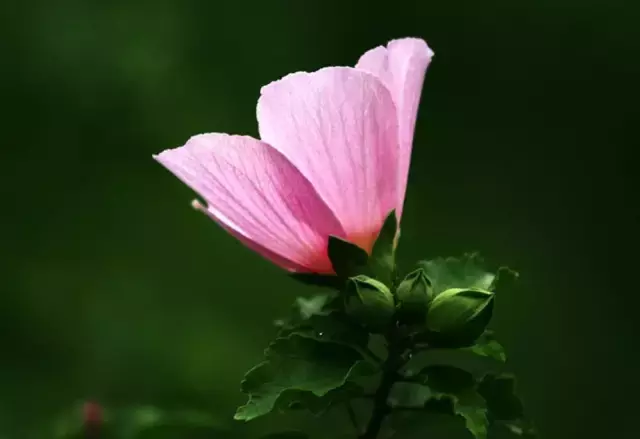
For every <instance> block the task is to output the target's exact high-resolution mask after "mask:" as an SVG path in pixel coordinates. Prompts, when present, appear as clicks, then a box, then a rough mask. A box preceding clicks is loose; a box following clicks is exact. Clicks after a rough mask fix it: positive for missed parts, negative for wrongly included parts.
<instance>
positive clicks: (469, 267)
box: [418, 253, 495, 295]
mask: <svg viewBox="0 0 640 439" xmlns="http://www.w3.org/2000/svg"><path fill="white" fill-rule="evenodd" d="M418 266H419V267H420V268H422V269H423V270H424V271H425V273H426V275H427V277H428V278H429V280H430V281H431V286H432V288H433V293H434V295H438V294H440V293H442V292H443V291H445V290H448V289H450V288H470V289H471V288H476V289H481V290H489V288H490V287H491V285H492V283H493V282H494V279H495V274H493V273H491V272H489V271H487V270H486V269H485V268H484V267H483V263H482V259H481V258H480V257H479V256H478V255H477V254H476V253H469V254H465V255H463V256H462V257H461V258H453V257H449V258H436V259H432V260H429V261H421V262H419V263H418Z"/></svg>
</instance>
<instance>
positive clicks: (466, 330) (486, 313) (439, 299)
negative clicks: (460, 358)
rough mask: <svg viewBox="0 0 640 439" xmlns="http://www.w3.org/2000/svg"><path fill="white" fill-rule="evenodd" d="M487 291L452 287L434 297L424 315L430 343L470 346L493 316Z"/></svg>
mask: <svg viewBox="0 0 640 439" xmlns="http://www.w3.org/2000/svg"><path fill="white" fill-rule="evenodd" d="M493 302H494V294H493V293H492V292H490V291H486V290H481V289H468V288H451V289H449V290H446V291H443V292H442V293H441V294H439V295H438V296H436V297H435V298H434V299H433V302H432V303H431V306H430V307H429V311H428V312H427V322H426V326H427V330H428V334H427V336H428V339H429V342H430V343H431V344H433V345H436V346H439V347H448V348H458V347H464V346H470V345H472V344H473V343H474V342H475V341H476V339H477V338H478V337H480V335H482V333H483V332H484V330H485V328H486V326H487V324H488V323H489V320H491V315H492V313H493Z"/></svg>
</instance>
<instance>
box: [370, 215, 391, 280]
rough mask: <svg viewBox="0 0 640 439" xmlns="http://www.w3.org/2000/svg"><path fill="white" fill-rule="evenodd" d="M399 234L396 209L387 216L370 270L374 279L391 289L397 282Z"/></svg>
mask: <svg viewBox="0 0 640 439" xmlns="http://www.w3.org/2000/svg"><path fill="white" fill-rule="evenodd" d="M397 233H398V218H397V217H396V211H395V209H394V210H392V211H391V212H389V215H387V218H386V219H385V221H384V224H383V225H382V229H380V233H379V234H378V238H377V239H376V242H375V243H374V244H373V249H372V250H371V257H370V258H369V268H370V270H371V274H372V275H373V277H375V278H376V279H378V280H379V281H381V282H382V283H384V284H385V285H387V286H388V287H390V288H391V287H393V284H394V281H395V272H396V257H395V252H396V235H397Z"/></svg>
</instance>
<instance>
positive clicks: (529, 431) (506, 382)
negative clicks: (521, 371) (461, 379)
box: [478, 373, 536, 437]
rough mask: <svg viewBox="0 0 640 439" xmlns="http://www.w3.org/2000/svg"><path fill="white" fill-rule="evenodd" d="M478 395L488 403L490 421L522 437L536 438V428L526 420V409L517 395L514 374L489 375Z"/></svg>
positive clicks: (482, 382)
mask: <svg viewBox="0 0 640 439" xmlns="http://www.w3.org/2000/svg"><path fill="white" fill-rule="evenodd" d="M478 393H479V394H480V395H482V397H483V398H484V399H485V400H486V402H487V408H488V414H489V420H490V421H491V423H492V424H499V425H503V426H504V427H506V428H507V429H509V430H510V431H511V432H512V433H514V434H516V435H518V436H522V437H535V436H536V432H535V429H534V427H533V426H532V425H531V424H530V423H529V422H528V421H527V420H526V419H525V415H524V407H523V404H522V401H521V400H520V398H518V396H517V394H516V379H515V377H514V376H513V375H512V374H508V373H502V374H498V375H495V374H487V375H485V376H484V377H483V379H482V380H481V381H480V383H479V385H478Z"/></svg>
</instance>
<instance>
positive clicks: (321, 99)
mask: <svg viewBox="0 0 640 439" xmlns="http://www.w3.org/2000/svg"><path fill="white" fill-rule="evenodd" d="M257 112H258V123H259V129H260V136H261V138H262V139H263V140H264V141H265V142H267V143H269V144H270V145H273V147H274V148H276V149H277V150H278V151H280V152H281V153H282V154H283V155H284V156H285V157H287V158H288V159H289V161H290V162H291V163H293V165H295V167H296V168H297V169H299V170H300V172H301V173H302V174H303V175H304V176H305V177H306V178H307V179H308V180H309V181H310V182H311V184H312V185H313V186H314V188H315V189H316V191H317V192H318V194H319V195H320V197H321V198H322V199H323V200H324V201H325V203H326V204H327V205H328V206H329V208H330V209H331V210H332V211H333V213H334V214H335V216H336V217H337V218H338V220H339V221H340V224H341V225H342V227H343V229H344V231H345V232H346V236H344V237H345V238H347V239H348V240H350V241H352V242H354V243H356V244H358V245H360V246H361V247H362V248H364V249H365V250H370V249H371V246H372V244H373V240H374V239H375V237H376V235H377V233H378V232H379V230H380V227H381V225H382V223H383V221H384V218H385V216H386V215H387V214H388V213H389V211H391V210H392V209H394V208H395V206H396V204H397V193H396V184H397V162H398V151H399V145H398V121H397V114H396V109H395V105H394V103H393V98H392V97H391V93H390V92H389V90H388V89H387V88H386V87H385V86H384V84H383V83H382V82H381V81H380V80H378V79H377V78H376V77H375V76H373V75H371V74H368V73H366V72H363V71H360V70H356V69H353V68H349V67H330V68H325V69H322V70H319V71H317V72H314V73H305V72H302V73H294V74H291V75H289V76H286V77H284V78H283V79H281V80H279V81H276V82H272V83H271V84H269V85H267V86H265V87H263V88H262V91H261V96H260V99H259V101H258V110H257Z"/></svg>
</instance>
